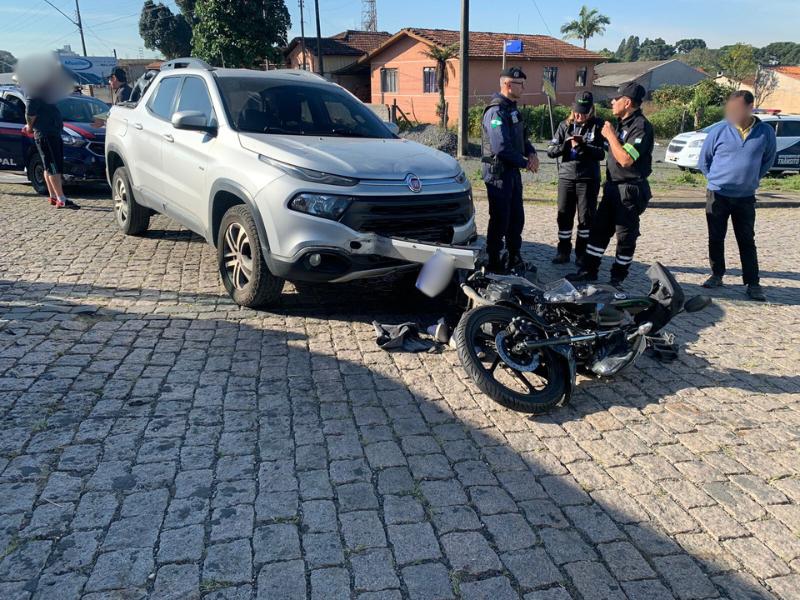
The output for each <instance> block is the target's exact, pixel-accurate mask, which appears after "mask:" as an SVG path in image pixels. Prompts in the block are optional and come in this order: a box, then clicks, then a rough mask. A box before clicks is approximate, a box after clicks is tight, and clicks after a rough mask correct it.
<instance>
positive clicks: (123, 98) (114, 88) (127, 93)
mask: <svg viewBox="0 0 800 600" xmlns="http://www.w3.org/2000/svg"><path fill="white" fill-rule="evenodd" d="M108 85H110V86H111V93H112V104H119V103H120V102H127V101H128V100H130V98H131V91H132V90H131V86H129V85H128V74H127V73H125V69H123V68H121V67H116V68H115V69H114V70H113V71H111V75H109V76H108Z"/></svg>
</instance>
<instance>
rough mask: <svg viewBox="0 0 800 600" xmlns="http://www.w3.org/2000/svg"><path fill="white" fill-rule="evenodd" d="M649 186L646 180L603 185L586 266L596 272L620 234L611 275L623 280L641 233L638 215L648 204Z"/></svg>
mask: <svg viewBox="0 0 800 600" xmlns="http://www.w3.org/2000/svg"><path fill="white" fill-rule="evenodd" d="M649 200H650V187H649V186H648V185H647V183H646V182H641V183H614V182H610V181H607V182H606V184H605V185H604V186H603V199H602V200H601V202H600V206H599V207H598V208H597V214H596V215H595V218H594V223H593V224H592V229H591V233H590V234H589V243H588V244H587V246H586V259H585V261H584V268H585V269H586V270H587V271H588V272H589V273H591V274H593V275H594V276H597V272H598V271H599V269H600V260H601V259H602V257H603V254H604V253H605V251H606V248H607V247H608V243H609V241H610V240H611V236H612V235H614V234H615V233H616V235H617V255H616V258H615V260H614V265H613V266H612V267H611V278H612V279H615V280H617V281H622V280H624V279H625V277H627V276H628V270H629V269H630V267H631V263H632V262H633V253H634V252H635V251H636V238H638V237H639V216H640V215H641V214H642V213H643V212H644V211H645V209H646V208H647V203H648V201H649Z"/></svg>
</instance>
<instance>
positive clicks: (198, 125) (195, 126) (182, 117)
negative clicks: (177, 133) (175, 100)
mask: <svg viewBox="0 0 800 600" xmlns="http://www.w3.org/2000/svg"><path fill="white" fill-rule="evenodd" d="M209 123H211V119H210V118H209V117H208V115H206V114H205V113H202V112H200V111H199V110H182V111H180V112H176V113H175V114H174V115H172V126H173V127H174V128H175V129H188V130H189V131H205V132H206V133H208V134H211V135H216V134H217V126H216V124H214V123H211V124H209Z"/></svg>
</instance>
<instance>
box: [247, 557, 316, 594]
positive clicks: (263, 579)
mask: <svg viewBox="0 0 800 600" xmlns="http://www.w3.org/2000/svg"><path fill="white" fill-rule="evenodd" d="M306 593H307V589H306V577H305V569H304V567H303V561H302V560H290V561H286V562H276V563H269V564H266V565H264V566H263V567H262V568H261V572H260V573H259V574H258V598H259V599H263V600H272V598H286V600H294V599H297V600H305V598H306Z"/></svg>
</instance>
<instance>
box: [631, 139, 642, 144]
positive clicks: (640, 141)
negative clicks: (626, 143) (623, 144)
mask: <svg viewBox="0 0 800 600" xmlns="http://www.w3.org/2000/svg"><path fill="white" fill-rule="evenodd" d="M633 143H634V144H641V143H642V138H636V139H635V140H633Z"/></svg>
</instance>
